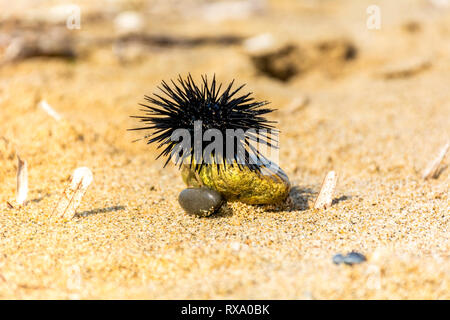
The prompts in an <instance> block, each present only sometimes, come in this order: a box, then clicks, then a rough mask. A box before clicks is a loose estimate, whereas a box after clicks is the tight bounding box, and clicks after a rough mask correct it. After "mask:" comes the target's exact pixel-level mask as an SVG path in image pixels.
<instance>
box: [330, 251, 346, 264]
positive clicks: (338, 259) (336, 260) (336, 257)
mask: <svg viewBox="0 0 450 320" xmlns="http://www.w3.org/2000/svg"><path fill="white" fill-rule="evenodd" d="M343 262H344V256H343V255H342V254H340V253H338V254H336V255H334V256H333V263H334V264H341V263H343Z"/></svg>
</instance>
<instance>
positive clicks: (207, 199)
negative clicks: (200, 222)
mask: <svg viewBox="0 0 450 320" xmlns="http://www.w3.org/2000/svg"><path fill="white" fill-rule="evenodd" d="M222 201H223V199H222V196H221V195H220V193H218V192H217V191H215V190H211V189H208V188H187V189H184V190H183V191H181V193H180V195H179V196H178V202H179V203H180V206H181V207H182V208H183V210H184V211H186V212H187V213H188V214H192V215H197V216H200V217H207V216H209V215H211V214H213V213H214V212H215V211H216V210H217V209H219V208H220V206H221V205H222Z"/></svg>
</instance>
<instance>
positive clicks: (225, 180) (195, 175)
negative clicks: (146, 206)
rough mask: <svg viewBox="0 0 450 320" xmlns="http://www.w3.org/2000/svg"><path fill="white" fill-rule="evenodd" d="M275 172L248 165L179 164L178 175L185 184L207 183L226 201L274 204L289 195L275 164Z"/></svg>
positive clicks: (280, 171) (282, 176)
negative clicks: (260, 171)
mask: <svg viewBox="0 0 450 320" xmlns="http://www.w3.org/2000/svg"><path fill="white" fill-rule="evenodd" d="M277 169H278V170H277V172H276V173H275V172H272V171H269V170H266V172H265V173H266V174H263V173H259V172H254V171H251V170H250V169H249V168H248V167H243V168H241V169H240V168H239V167H238V166H237V165H232V166H230V165H229V166H227V167H226V168H225V167H223V166H222V165H220V166H219V167H217V166H216V165H206V166H204V167H203V168H202V169H201V170H200V171H199V172H195V171H194V170H192V169H191V168H190V167H189V166H187V165H185V166H183V167H182V170H181V176H182V178H183V180H184V182H185V183H186V185H187V186H188V187H207V188H209V189H212V190H215V191H217V192H219V193H220V194H221V195H222V196H223V197H224V198H225V200H227V201H241V202H244V203H247V204H277V203H280V202H282V201H284V200H285V199H286V198H287V196H288V195H289V190H290V184H289V179H288V177H287V175H286V174H285V173H284V172H283V170H281V168H279V167H277Z"/></svg>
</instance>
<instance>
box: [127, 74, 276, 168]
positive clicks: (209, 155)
mask: <svg viewBox="0 0 450 320" xmlns="http://www.w3.org/2000/svg"><path fill="white" fill-rule="evenodd" d="M171 82H172V85H173V86H172V87H171V86H169V85H168V84H167V83H166V82H165V81H162V83H161V85H162V87H158V88H159V89H160V90H161V91H162V93H163V94H162V95H160V94H156V93H155V94H153V96H145V100H146V101H147V102H148V103H149V104H141V106H143V107H144V109H141V111H143V112H144V114H143V115H139V116H132V117H134V118H138V119H140V121H141V122H143V123H144V124H145V125H143V126H141V127H138V128H133V129H130V130H153V132H152V133H151V134H150V135H147V136H145V137H144V138H149V140H148V142H147V143H148V144H150V143H157V144H158V148H161V149H162V151H161V153H160V154H159V155H158V157H157V159H158V158H159V157H161V156H164V157H167V160H166V162H165V165H164V166H166V165H167V163H168V162H169V161H170V160H171V159H173V160H174V162H175V163H176V164H178V163H179V164H180V166H181V164H182V163H183V162H184V163H186V162H188V163H189V164H190V168H192V169H193V170H194V171H197V172H198V171H200V170H201V169H202V167H203V166H204V165H207V164H212V163H214V164H217V165H218V164H219V163H223V164H224V165H225V166H226V165H227V164H228V165H234V164H237V165H238V167H239V168H241V167H246V168H248V169H250V170H251V171H257V172H260V169H261V166H263V164H264V163H267V162H265V161H267V159H266V158H265V157H264V155H262V154H261V153H260V151H259V150H258V149H257V147H256V146H255V143H259V144H261V143H264V144H266V146H268V147H276V143H277V141H276V133H277V131H276V130H275V128H274V127H273V126H272V125H271V123H273V122H274V121H269V120H267V119H266V118H265V117H263V115H265V114H267V113H269V112H272V111H273V109H270V108H264V106H265V105H267V104H268V102H267V101H262V102H257V101H255V100H254V98H252V97H251V94H252V93H251V92H250V93H247V94H243V95H238V93H239V92H240V91H241V89H242V88H243V87H244V85H242V86H240V87H238V88H236V89H232V86H233V83H234V80H233V81H232V82H231V83H230V84H229V85H228V86H227V87H226V89H224V90H222V91H221V88H222V85H221V84H220V85H217V83H216V79H215V76H214V77H213V79H212V81H211V82H208V79H207V77H206V76H202V83H201V85H200V86H198V85H197V84H195V82H194V80H193V79H192V76H191V75H190V74H189V75H188V77H187V78H186V79H185V80H184V79H182V78H181V76H179V78H178V83H175V82H174V81H173V80H171ZM178 130H184V132H185V133H186V134H187V139H183V141H180V139H177V138H179V137H180V136H179V135H178V134H177V131H178ZM208 130H209V131H210V132H211V131H212V130H214V131H212V132H213V134H210V135H209V138H210V141H211V140H212V139H211V138H212V136H213V137H214V143H215V148H212V149H211V148H208V146H207V144H205V143H202V141H204V140H205V137H204V136H203V134H202V133H204V132H207V131H208ZM198 131H200V132H201V133H200V136H199V135H198V133H197V132H198ZM205 136H206V135H205ZM183 138H186V136H183ZM182 142H183V143H182Z"/></svg>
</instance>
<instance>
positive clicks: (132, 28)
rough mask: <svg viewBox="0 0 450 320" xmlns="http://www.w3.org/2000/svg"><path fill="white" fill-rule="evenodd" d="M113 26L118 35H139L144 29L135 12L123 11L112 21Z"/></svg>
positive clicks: (142, 21)
mask: <svg viewBox="0 0 450 320" xmlns="http://www.w3.org/2000/svg"><path fill="white" fill-rule="evenodd" d="M114 25H115V27H116V30H117V32H118V33H120V34H129V33H139V32H141V31H142V29H143V28H144V20H143V18H142V16H141V15H140V14H139V13H137V12H134V11H125V12H122V13H120V14H119V15H118V16H117V17H116V18H115V19H114Z"/></svg>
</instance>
